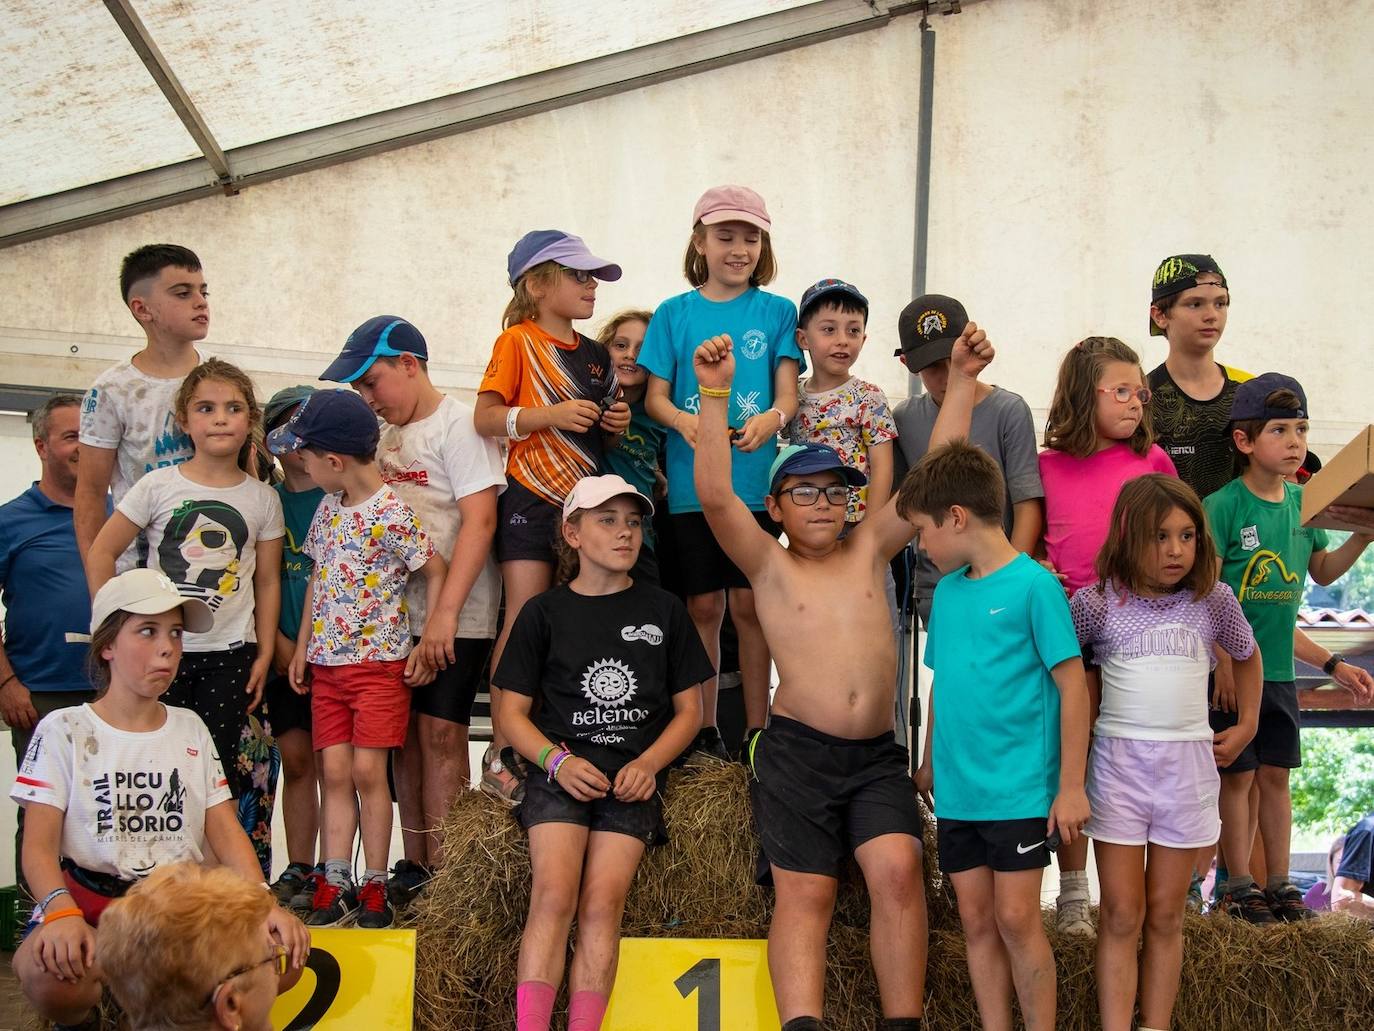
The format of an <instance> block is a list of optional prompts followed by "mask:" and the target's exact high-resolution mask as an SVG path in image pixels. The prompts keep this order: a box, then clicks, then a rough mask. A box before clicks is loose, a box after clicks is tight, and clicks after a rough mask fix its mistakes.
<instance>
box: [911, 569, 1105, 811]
mask: <svg viewBox="0 0 1374 1031" xmlns="http://www.w3.org/2000/svg"><path fill="white" fill-rule="evenodd" d="M967 569H968V567H967V566H965V567H964V568H963V569H959V570H957V571H955V572H953V573H950V574H949V575H948V576H946V577H944V578H942V579H941V580H940V582H939V583H938V584H936V586H935V600H934V602H933V603H932V609H931V615H930V636H929V639H928V640H927V642H926V654H925V664H926V665H927V666H929V667H930V668H931V669H932V670H934V671H935V702H934V715H933V718H934V720H935V740H934V742H933V745H932V748H933V754H932V757H931V758H932V762H933V766H934V773H935V815H936V816H938V817H941V818H949V819H952V820H1025V819H1031V818H1033V817H1042V816H1048V815H1049V812H1050V806H1051V805H1052V804H1053V802H1054V796H1055V795H1056V794H1057V793H1058V791H1059V689H1058V687H1057V686H1056V685H1055V682H1054V678H1053V677H1052V676H1050V670H1051V669H1052V668H1053V667H1055V666H1057V665H1059V663H1061V662H1063V661H1064V660H1065V659H1072V658H1076V657H1077V656H1078V655H1079V654H1080V652H1079V646H1078V637H1077V635H1076V634H1075V633H1074V629H1073V618H1072V617H1071V616H1070V615H1069V601H1068V598H1066V597H1065V595H1064V588H1062V587H1061V586H1059V581H1058V580H1056V579H1055V578H1054V575H1053V574H1052V573H1050V572H1049V570H1047V569H1045V568H1044V567H1043V566H1041V565H1040V563H1038V562H1036V561H1035V560H1034V559H1032V558H1030V557H1029V556H1027V555H1017V556H1016V558H1014V559H1013V560H1012V561H1010V562H1008V563H1007V564H1006V565H1005V566H1003V567H1002V568H1001V569H999V570H997V571H996V572H995V573H991V574H989V575H988V576H984V577H980V578H979V579H976V580H971V579H969V578H968V577H967V576H965V575H964V574H965V573H966V572H967Z"/></svg>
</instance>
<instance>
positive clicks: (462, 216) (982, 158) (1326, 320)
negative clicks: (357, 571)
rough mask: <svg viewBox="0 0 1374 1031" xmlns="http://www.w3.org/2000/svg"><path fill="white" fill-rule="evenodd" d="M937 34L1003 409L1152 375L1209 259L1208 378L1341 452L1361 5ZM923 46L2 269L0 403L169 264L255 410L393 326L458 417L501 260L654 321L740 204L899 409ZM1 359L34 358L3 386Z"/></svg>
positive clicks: (1354, 409) (100, 346) (501, 296)
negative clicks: (1090, 384) (841, 296)
mask: <svg viewBox="0 0 1374 1031" xmlns="http://www.w3.org/2000/svg"><path fill="white" fill-rule="evenodd" d="M935 28H936V30H937V32H938V33H939V43H938V52H937V59H936V88H935V141H934V152H933V162H932V165H933V186H932V214H931V243H930V254H931V260H930V271H929V278H928V284H929V287H930V289H932V290H940V291H944V292H949V293H953V294H955V295H957V296H959V297H961V298H963V299H964V300H965V301H966V302H967V303H968V305H969V307H970V309H971V311H972V312H973V314H974V317H975V318H977V319H979V320H980V321H982V322H983V323H984V324H986V326H987V327H988V328H989V330H990V331H991V332H992V333H993V334H994V337H995V339H996V340H997V342H998V343H999V344H1000V345H1001V347H1002V352H1001V357H1000V358H999V361H998V368H997V372H996V379H997V381H998V382H1001V383H1003V384H1006V385H1009V386H1012V387H1015V388H1017V389H1019V390H1020V391H1022V392H1023V393H1024V394H1026V396H1027V397H1028V399H1029V400H1030V401H1031V403H1032V404H1033V405H1035V406H1037V407H1044V405H1045V404H1047V402H1048V395H1049V390H1050V388H1051V385H1052V380H1053V373H1054V366H1055V364H1056V361H1057V357H1058V355H1059V354H1060V353H1061V352H1062V351H1063V350H1064V349H1065V348H1066V347H1068V346H1069V345H1070V344H1071V343H1072V342H1073V341H1075V340H1076V339H1078V338H1079V337H1081V336H1083V335H1085V334H1087V333H1089V332H1106V333H1111V334H1115V335H1118V336H1121V337H1123V338H1125V339H1126V340H1128V341H1129V342H1131V343H1133V344H1135V345H1136V346H1137V347H1138V348H1139V349H1141V350H1142V351H1143V352H1144V356H1145V360H1146V363H1147V365H1149V364H1153V363H1154V362H1156V361H1157V360H1158V359H1159V358H1160V356H1161V355H1162V346H1161V344H1160V343H1159V342H1158V341H1151V340H1148V339H1147V338H1146V336H1145V332H1144V329H1145V324H1146V304H1147V301H1148V293H1147V286H1148V280H1149V277H1150V274H1151V272H1152V270H1153V268H1154V265H1155V263H1156V262H1157V261H1158V259H1159V258H1160V257H1162V256H1163V255H1164V254H1167V253H1170V252H1173V251H1182V250H1206V251H1210V252H1212V253H1214V254H1215V255H1216V256H1217V258H1218V259H1219V260H1220V261H1221V262H1222V264H1223V266H1224V267H1225V268H1226V270H1227V273H1228V275H1229V277H1230V279H1231V282H1232V285H1233V289H1234V297H1235V308H1234V309H1233V312H1232V318H1231V324H1230V327H1229V329H1228V332H1227V334H1226V338H1225V342H1224V345H1223V349H1224V353H1223V357H1224V358H1225V359H1226V360H1228V361H1231V362H1233V363H1235V364H1238V365H1241V366H1243V367H1246V368H1249V369H1251V370H1254V371H1261V370H1263V369H1268V368H1286V369H1289V370H1292V371H1295V372H1298V373H1300V374H1301V375H1302V376H1303V377H1304V379H1305V381H1306V384H1307V386H1308V389H1309V392H1310V393H1311V394H1312V395H1313V400H1314V408H1315V411H1316V413H1317V416H1318V422H1319V423H1320V424H1322V425H1321V426H1319V430H1321V431H1322V432H1321V433H1320V434H1319V437H1322V436H1324V437H1327V438H1331V439H1327V440H1319V444H1325V445H1329V444H1330V443H1331V441H1332V439H1343V438H1344V436H1345V435H1346V427H1344V426H1339V425H1334V424H1336V423H1354V422H1363V421H1364V419H1365V418H1366V416H1367V415H1368V406H1367V401H1366V399H1367V397H1368V393H1369V386H1370V385H1371V377H1372V376H1374V374H1372V373H1371V372H1370V371H1369V365H1368V363H1366V362H1364V361H1361V360H1355V361H1351V360H1350V357H1351V356H1352V354H1353V355H1354V356H1355V357H1356V358H1357V359H1358V358H1360V357H1362V356H1363V354H1365V353H1367V352H1366V349H1365V348H1364V346H1363V343H1362V341H1358V340H1352V336H1354V333H1357V332H1358V330H1355V331H1354V332H1352V330H1351V328H1350V327H1362V326H1366V325H1369V324H1371V323H1374V294H1372V293H1371V292H1370V291H1368V290H1367V289H1363V287H1364V279H1365V275H1366V268H1367V266H1368V265H1369V264H1370V260H1371V258H1372V257H1374V239H1372V238H1371V229H1370V226H1371V224H1374V218H1372V217H1371V216H1374V200H1371V195H1370V190H1369V187H1368V185H1367V169H1368V164H1369V159H1370V158H1371V156H1374V148H1371V146H1370V144H1371V132H1372V131H1374V128H1372V126H1374V123H1371V121H1370V119H1369V117H1368V111H1369V110H1371V109H1374V78H1371V77H1370V76H1369V75H1368V74H1367V69H1365V62H1364V61H1363V60H1362V56H1363V55H1364V54H1366V53H1367V52H1368V51H1369V50H1370V49H1371V46H1372V45H1374V5H1372V4H1371V3H1370V2H1368V0H1361V2H1356V3H1347V2H1338V0H1331V2H1318V3H1310V4H1305V5H1302V6H1301V7H1294V8H1285V7H1275V6H1274V5H1273V4H1270V3H1268V2H1266V0H1230V2H1228V3H1226V4H1219V5H1211V6H1210V7H1209V6H1206V5H1203V6H1199V5H1197V4H1195V3H1191V2H1189V0H1157V2H1155V3H1152V4H1148V5H1145V4H1136V3H1128V2H1102V0H1055V2H1049V0H997V2H994V3H983V4H975V5H971V6H969V7H968V8H967V9H966V10H965V11H964V13H963V14H961V15H959V16H957V17H953V18H940V19H937V20H936V22H935ZM918 36H919V24H918V20H917V19H915V18H910V17H908V18H901V19H897V20H896V21H894V22H893V23H892V24H891V25H890V26H888V27H887V28H884V29H881V30H878V31H873V32H867V33H863V34H860V35H856V36H852V37H848V38H845V39H841V40H837V41H833V42H828V43H824V44H820V45H816V46H813V47H809V48H806V49H802V50H798V51H793V52H789V53H785V54H781V55H777V56H773V57H768V58H764V59H761V60H758V61H754V62H749V63H745V64H741V65H737V66H734V67H730V68H724V69H719V70H715V71H711V72H707V73H703V74H701V75H697V76H693V77H690V78H685V79H681V80H677V81H674V82H669V83H665V84H661V85H656V86H653V87H649V88H645V89H641V90H638V91H636V92H633V93H630V94H625V95H621V96H617V97H611V98H608V99H600V100H595V101H591V102H588V103H585V104H582V105H579V106H576V107H571V108H567V109H563V110H559V111H555V112H551V113H547V114H541V115H537V116H534V117H531V118H527V119H524V120H520V121H516V122H511V123H508V124H504V125H499V126H495V127H491V128H487V129H482V130H478V131H475V132H471V133H467V134H464V135H460V136H455V137H452V138H449V139H446V140H441V141H438V142H434V143H428V144H423V145H420V146H416V147H412V148H408V149H404V150H400V151H396V152H393V153H390V154H386V155H382V156H378V157H374V158H367V159H363V160H360V161H357V162H353V163H350V164H346V165H342V166H338V167H334V168H329V169H325V170H321V171H318V172H313V173H307V174H304V175H300V176H296V177H293V178H290V179H287V180H284V181H281V182H277V183H272V184H268V185H264V186H260V187H255V188H253V189H250V190H247V191H245V192H244V193H243V194H242V195H240V196H238V197H234V198H213V199H208V200H202V201H196V202H193V203H189V204H186V205H182V206H180V207H176V208H171V209H167V210H164V211H159V212H155V213H150V214H147V215H141V216H136V217H132V218H128V219H125V220H123V221H120V222H116V223H113V224H109V225H105V226H99V227H94V228H91V229H87V230H82V231H78V232H74V233H70V234H67V235H65V236H61V237H57V238H53V239H48V240H42V241H37V242H34V243H31V244H27V245H23V246H20V247H16V248H12V249H9V250H6V251H5V252H4V253H3V254H0V326H4V327H9V328H8V329H6V330H4V331H3V335H0V348H3V349H4V350H3V352H0V353H4V354H5V355H6V357H5V365H6V366H7V368H8V370H9V371H8V372H7V373H6V374H5V375H4V377H3V378H4V379H7V380H11V381H14V380H24V381H29V382H38V383H49V382H53V383H56V382H61V383H64V384H71V385H80V384H81V382H82V381H83V377H89V375H90V370H91V368H94V367H98V366H99V365H100V364H103V363H104V362H105V361H106V360H108V359H107V357H106V355H107V354H108V353H109V352H110V350H111V345H116V344H117V343H118V340H119V338H127V339H128V341H129V342H130V343H133V341H134V326H133V325H132V323H131V321H130V320H129V317H128V315H127V314H126V313H125V311H124V309H123V307H122V305H121V304H120V303H119V298H118V297H117V290H116V288H115V286H114V278H115V271H116V269H117V266H118V262H119V258H120V257H121V255H123V254H124V253H125V252H126V251H128V250H129V249H131V248H132V247H134V246H136V245H138V244H140V243H143V242H148V241H152V240H163V239H166V240H175V241H180V242H184V243H186V244H188V245H190V246H191V247H193V248H195V249H196V250H197V251H198V252H199V253H200V254H201V256H202V258H203V259H204V260H205V262H206V266H207V272H208V276H209V280H210V283H211V286H212V290H213V302H212V303H213V311H214V314H213V329H212V335H211V338H210V344H209V346H210V347H211V348H212V349H214V350H217V351H218V352H219V353H223V354H226V355H229V356H235V355H237V356H240V359H241V360H242V361H243V362H244V363H245V364H248V365H257V366H262V368H261V370H260V371H262V372H264V373H265V374H267V375H266V377H265V385H267V386H270V385H275V384H276V383H277V382H284V381H285V380H286V379H299V378H301V377H303V376H307V375H309V374H311V373H312V372H313V371H315V370H316V369H317V368H318V367H319V366H320V364H321V359H322V357H323V356H324V355H325V354H327V353H329V352H331V351H332V350H334V349H335V348H336V347H337V346H338V344H339V343H340V342H341V341H342V339H343V337H344V335H345V334H346V333H347V332H348V330H349V329H350V328H351V327H352V326H353V325H355V324H356V323H358V322H360V321H362V320H363V319H364V318H366V317H368V316H370V315H373V314H377V313H379V312H395V313H399V314H403V315H405V316H407V317H408V318H410V319H412V320H413V321H415V322H416V324H417V325H419V326H420V327H421V328H422V330H423V331H424V332H425V333H426V334H427V336H428V337H429V339H430V341H431V346H432V348H433V350H434V353H435V355H436V357H437V358H438V359H439V363H440V364H441V365H442V366H444V368H441V369H440V370H438V371H439V375H440V378H441V380H442V381H444V382H445V383H446V384H448V385H449V386H451V387H455V388H460V389H461V388H467V389H471V387H472V386H473V385H475V382H476V378H477V377H478V375H479V374H480V369H481V366H482V364H483V362H484V361H485V358H486V355H487V350H488V347H489V345H490V342H491V340H492V338H493V337H494V336H495V334H496V332H497V331H498V329H499V324H498V319H499V317H500V312H501V308H502V306H503V304H504V301H505V298H506V293H507V291H506V287H505V283H504V259H505V254H506V251H507V249H508V248H509V246H510V245H511V243H512V242H513V241H514V239H515V238H516V237H517V236H518V235H519V234H520V233H522V232H524V231H525V230H527V229H530V228H537V227H546V226H558V227H564V228H567V229H569V230H572V231H575V232H578V233H581V234H582V235H584V236H585V237H586V238H587V240H588V241H589V243H590V244H591V246H592V247H593V248H594V249H595V250H596V251H597V252H598V253H602V254H605V255H607V256H609V257H612V258H614V259H616V260H618V261H620V262H621V263H622V264H624V266H625V268H626V276H625V278H624V279H623V280H622V281H621V282H620V283H616V284H608V285H604V286H603V287H602V288H601V294H600V301H599V303H598V316H602V315H605V314H609V313H610V312H611V311H613V310H614V309H615V308H617V307H620V306H622V305H630V304H634V305H642V304H650V305H652V304H654V303H656V302H657V301H658V300H660V299H662V298H663V297H664V296H667V295H668V294H670V293H673V292H676V291H677V290H680V289H682V288H683V281H682V279H681V274H680V263H681V252H682V249H683V246H684V243H685V240H686V233H687V226H686V222H687V220H688V218H689V216H690V211H691V204H692V202H693V200H694V199H695V197H696V196H697V194H698V193H699V192H700V190H701V189H702V188H704V187H705V186H708V185H710V184H712V183H715V182H720V181H737V182H743V183H748V184H751V185H753V186H755V187H756V188H758V189H759V190H760V191H761V192H762V193H763V194H764V196H765V197H766V198H767V199H768V201H769V204H770V207H771V209H772V212H773V215H774V219H775V223H776V229H775V233H774V242H775V245H776V248H777V251H778V254H779V258H780V263H781V268H782V276H781V278H780V279H779V281H778V282H777V284H775V288H776V289H779V290H781V291H782V292H784V293H786V294H789V295H792V296H796V295H797V294H799V293H800V291H801V290H802V289H803V288H804V287H805V286H806V285H807V284H808V283H809V282H811V281H812V280H814V279H816V278H819V277H821V276H823V275H839V276H843V277H845V278H848V279H850V280H852V281H854V282H856V283H858V284H859V285H860V286H861V287H862V288H863V289H864V290H865V291H866V292H868V294H869V296H870V297H871V298H872V300H873V302H874V308H873V313H872V320H871V336H870V346H869V349H868V351H867V352H866V353H865V355H864V357H863V359H862V361H861V364H860V372H861V373H863V374H864V375H866V376H868V377H870V378H872V379H874V380H876V381H877V382H878V383H879V384H881V385H882V386H884V387H885V388H886V389H887V390H888V391H889V392H890V393H891V394H893V395H900V394H902V393H904V392H905V384H906V381H905V377H904V375H903V374H902V372H901V370H900V368H899V367H898V366H897V364H896V363H895V361H894V360H893V358H892V345H893V342H894V340H893V338H894V335H895V334H894V327H895V319H896V314H897V312H898V310H899V309H900V308H901V306H902V304H903V303H904V302H905V301H906V300H908V299H909V284H910V277H911V261H912V258H911V254H912V232H913V230H912V226H913V222H914V185H915V136H916V100H917V97H916V90H917V83H918V67H917V61H918V55H919V40H918ZM32 331H38V332H32ZM111 338H115V339H111ZM73 345H75V346H77V347H78V352H77V353H76V354H75V355H73V353H72V352H71V347H72V346H73ZM241 348H248V349H249V350H240V349H241ZM257 349H263V350H257ZM115 350H116V351H117V350H118V347H115ZM93 351H94V352H98V357H93V361H92V364H90V365H88V364H86V363H85V362H83V361H81V359H82V358H83V357H84V355H85V354H86V353H90V352H93ZM19 354H27V355H33V356H36V357H38V358H40V359H42V360H36V361H35V360H26V361H25V362H23V363H22V366H18V365H17V363H16V362H15V360H14V359H15V358H16V357H17V356H18V355H19Z"/></svg>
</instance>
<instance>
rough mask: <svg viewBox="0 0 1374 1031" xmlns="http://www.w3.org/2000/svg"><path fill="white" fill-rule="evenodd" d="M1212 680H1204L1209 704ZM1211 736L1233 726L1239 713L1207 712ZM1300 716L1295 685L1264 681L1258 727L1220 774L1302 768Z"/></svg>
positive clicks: (1291, 682)
mask: <svg viewBox="0 0 1374 1031" xmlns="http://www.w3.org/2000/svg"><path fill="white" fill-rule="evenodd" d="M1213 686H1214V685H1213V681H1212V678H1211V677H1209V678H1208V679H1207V701H1208V702H1209V703H1210V702H1211V701H1212V689H1213ZM1207 720H1208V722H1209V723H1211V725H1212V733H1214V734H1216V733H1220V732H1221V731H1223V730H1226V729H1228V728H1230V727H1234V726H1235V725H1236V724H1237V723H1238V722H1239V721H1240V714H1239V713H1234V712H1219V711H1217V710H1216V709H1209V710H1208V712H1207ZM1301 730H1302V716H1301V714H1300V713H1299V711H1298V685H1297V684H1295V683H1294V682H1293V681H1291V680H1266V681H1265V682H1264V686H1263V688H1262V689H1261V693H1260V708H1259V726H1258V729H1256V731H1255V736H1254V738H1253V739H1252V740H1251V741H1250V743H1249V744H1248V745H1246V746H1245V747H1244V748H1242V749H1241V750H1240V754H1239V755H1238V756H1236V761H1235V762H1233V763H1232V764H1231V765H1230V766H1223V767H1222V768H1221V772H1222V773H1248V772H1250V771H1251V770H1256V769H1259V767H1261V766H1278V767H1280V768H1282V769H1285V770H1295V769H1297V768H1298V767H1299V766H1301V765H1302V733H1301Z"/></svg>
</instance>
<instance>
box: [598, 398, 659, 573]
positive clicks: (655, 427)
mask: <svg viewBox="0 0 1374 1031" xmlns="http://www.w3.org/2000/svg"><path fill="white" fill-rule="evenodd" d="M663 436H664V433H663V427H662V426H660V425H659V424H658V423H656V422H654V420H653V419H651V418H649V413H648V412H646V411H645V410H644V399H643V398H640V399H639V400H638V401H634V402H631V404H630V425H629V428H628V429H626V430H625V435H624V436H623V437H621V438H620V440H619V441H617V442H616V446H615V447H611V448H607V449H606V455H605V461H606V468H607V470H609V471H610V472H613V473H615V474H616V475H618V476H622V477H624V478H625V480H627V481H628V482H629V483H630V484H631V485H632V486H633V487H634V488H635V490H637V491H639V493H641V494H643V495H644V496H645V497H646V498H649V499H650V500H652V499H653V496H654V487H655V486H656V484H655V482H654V479H655V478H654V473H655V472H657V471H658V453H659V451H660V450H662V448H663ZM654 544H655V540H654V524H653V522H652V520H649V519H646V520H644V546H645V547H646V548H652V547H653V546H654Z"/></svg>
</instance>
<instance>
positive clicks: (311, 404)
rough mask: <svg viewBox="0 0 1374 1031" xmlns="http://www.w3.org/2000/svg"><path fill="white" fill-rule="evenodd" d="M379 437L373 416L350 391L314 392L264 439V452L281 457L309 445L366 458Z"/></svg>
mask: <svg viewBox="0 0 1374 1031" xmlns="http://www.w3.org/2000/svg"><path fill="white" fill-rule="evenodd" d="M381 436H382V432H381V429H380V428H379V427H378V425H377V416H376V415H374V414H373V412H372V409H371V408H369V407H368V406H367V402H366V401H364V400H363V399H362V398H361V397H359V396H358V395H357V394H355V393H353V391H351V390H317V391H315V393H313V394H311V395H310V396H309V397H307V398H306V399H305V400H304V401H302V402H301V406H300V407H299V408H297V409H296V414H295V415H293V416H291V418H290V420H288V421H287V423H286V425H285V426H278V427H277V428H276V429H275V430H273V431H272V432H271V433H269V434H268V435H267V450H268V451H270V452H272V454H274V455H284V454H287V453H288V452H291V451H298V450H300V449H301V448H303V447H305V446H306V445H310V446H311V447H317V448H320V449H321V450H323V451H333V452H334V453H335V454H339V455H368V454H371V453H372V452H373V451H375V450H376V449H377V441H378V440H380V439H381Z"/></svg>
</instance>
